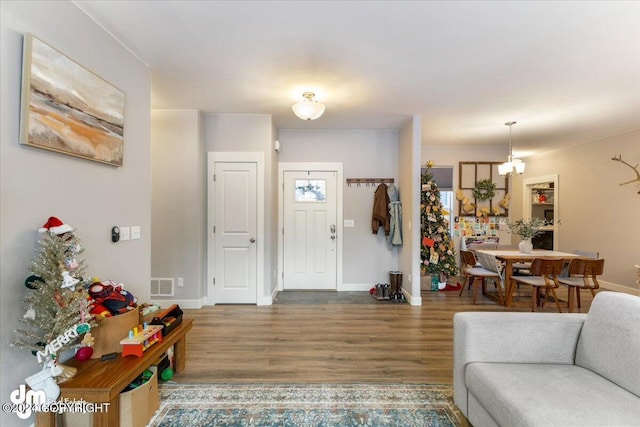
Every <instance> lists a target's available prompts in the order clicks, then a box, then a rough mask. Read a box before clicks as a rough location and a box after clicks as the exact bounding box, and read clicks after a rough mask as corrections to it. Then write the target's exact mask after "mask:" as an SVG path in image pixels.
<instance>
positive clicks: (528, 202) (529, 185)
mask: <svg viewBox="0 0 640 427" xmlns="http://www.w3.org/2000/svg"><path fill="white" fill-rule="evenodd" d="M523 184H524V188H523V190H524V191H523V194H524V195H525V196H524V197H523V202H524V207H523V216H524V217H525V218H536V217H537V218H542V219H545V220H546V221H547V225H546V226H545V227H543V228H542V234H540V235H538V236H536V237H534V238H533V239H531V242H532V243H533V248H534V249H548V250H556V248H557V245H558V216H557V215H558V176H557V175H548V176H543V177H538V178H530V179H526V180H525V181H524V183H523Z"/></svg>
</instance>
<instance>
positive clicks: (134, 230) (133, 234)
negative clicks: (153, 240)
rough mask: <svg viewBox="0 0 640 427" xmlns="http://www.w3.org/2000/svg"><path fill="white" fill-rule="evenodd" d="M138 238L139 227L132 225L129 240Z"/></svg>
mask: <svg viewBox="0 0 640 427" xmlns="http://www.w3.org/2000/svg"><path fill="white" fill-rule="evenodd" d="M139 238H140V226H139V225H134V226H132V227H131V240H137V239H139Z"/></svg>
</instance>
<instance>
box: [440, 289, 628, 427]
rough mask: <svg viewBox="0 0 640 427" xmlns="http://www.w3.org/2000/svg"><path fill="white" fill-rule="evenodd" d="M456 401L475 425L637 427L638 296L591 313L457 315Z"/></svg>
mask: <svg viewBox="0 0 640 427" xmlns="http://www.w3.org/2000/svg"><path fill="white" fill-rule="evenodd" d="M453 369H454V371H453V382H454V401H455V403H456V405H458V407H459V408H460V410H461V411H462V412H463V413H464V415H465V416H466V417H467V419H468V420H469V422H470V423H471V424H472V425H473V426H474V427H484V426H504V427H507V426H508V427H516V426H545V427H547V426H580V427H586V426H640V297H637V296H633V295H628V294H623V293H615V292H605V291H602V292H600V293H598V294H597V295H596V297H595V299H594V300H593V302H592V305H591V308H590V310H589V313H588V314H579V313H576V314H560V313H493V312H491V313H489V312H483V313H478V312H469V313H456V315H455V316H454V368H453Z"/></svg>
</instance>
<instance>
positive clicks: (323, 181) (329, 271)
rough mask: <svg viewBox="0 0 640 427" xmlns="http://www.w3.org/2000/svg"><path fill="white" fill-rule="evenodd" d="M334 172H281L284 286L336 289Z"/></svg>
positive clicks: (336, 235)
mask: <svg viewBox="0 0 640 427" xmlns="http://www.w3.org/2000/svg"><path fill="white" fill-rule="evenodd" d="M336 176H337V173H336V172H335V171H284V176H283V182H284V192H283V194H284V206H283V213H284V222H283V224H284V238H283V242H284V248H283V254H284V259H283V269H284V270H283V271H284V277H283V288H284V289H334V290H335V289H337V278H336V264H337V253H336V240H337V239H338V238H339V236H338V234H337V231H338V228H337V224H336V221H337V207H336V192H337V191H336V185H337V182H336V181H337V179H336Z"/></svg>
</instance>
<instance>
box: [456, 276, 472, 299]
mask: <svg viewBox="0 0 640 427" xmlns="http://www.w3.org/2000/svg"><path fill="white" fill-rule="evenodd" d="M467 280H470V278H467ZM467 280H465V281H464V282H463V284H462V286H460V293H459V294H458V296H459V297H461V296H462V293H463V292H464V288H465V287H466V285H467V283H466V282H467Z"/></svg>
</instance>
